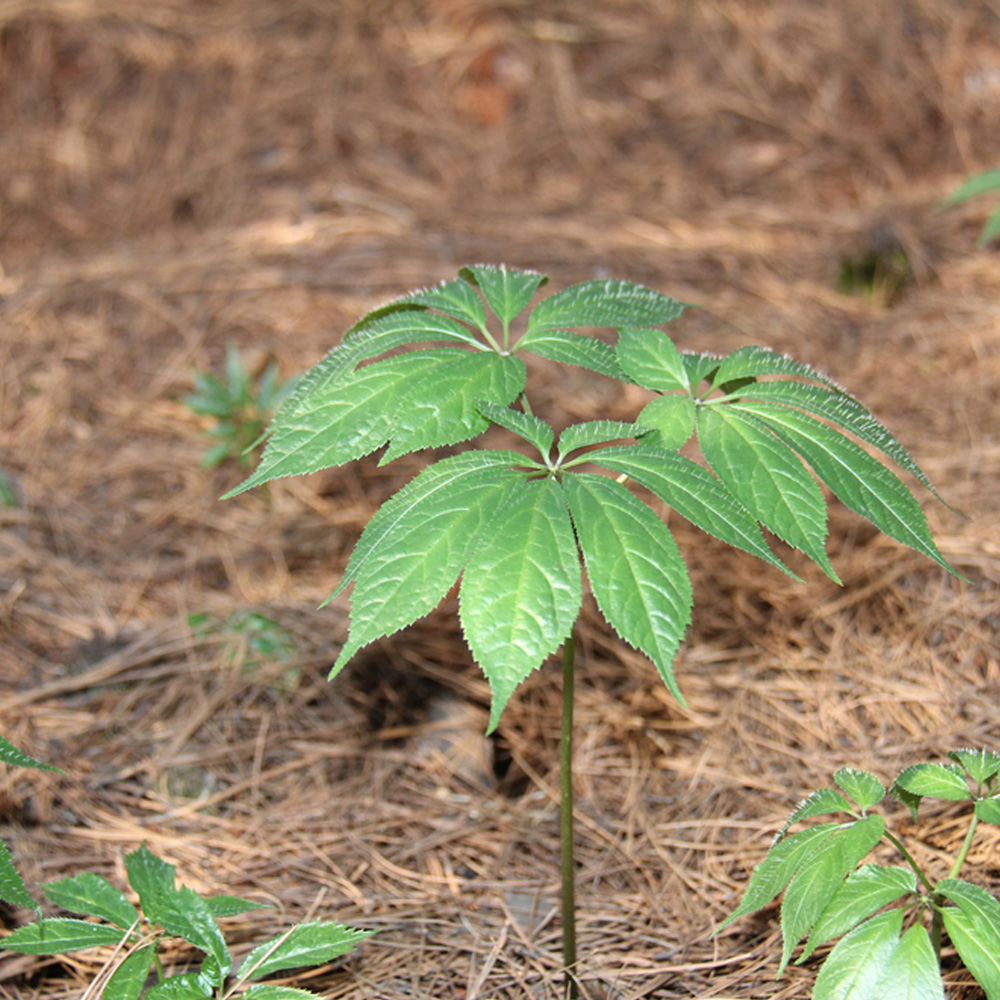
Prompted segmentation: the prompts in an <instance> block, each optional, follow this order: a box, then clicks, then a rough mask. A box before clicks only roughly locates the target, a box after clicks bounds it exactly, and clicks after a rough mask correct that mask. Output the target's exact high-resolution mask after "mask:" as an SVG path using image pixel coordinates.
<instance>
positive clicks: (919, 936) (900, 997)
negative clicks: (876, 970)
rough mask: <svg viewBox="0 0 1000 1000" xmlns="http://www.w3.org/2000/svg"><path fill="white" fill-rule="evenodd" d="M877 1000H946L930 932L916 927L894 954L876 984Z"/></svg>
mask: <svg viewBox="0 0 1000 1000" xmlns="http://www.w3.org/2000/svg"><path fill="white" fill-rule="evenodd" d="M874 997H876V998H878V1000H945V997H944V983H943V982H942V981H941V969H940V966H939V965H938V958H937V955H935V954H934V946H933V945H932V944H931V939H930V935H929V934H928V933H927V928H926V927H924V926H923V925H922V924H915V925H914V926H913V927H911V928H910V929H909V930H908V931H906V932H905V933H904V934H903V936H902V937H901V938H900V940H899V944H897V945H896V947H895V948H893V950H892V954H891V955H890V956H889V958H888V960H887V961H886V963H885V965H883V966H882V975H881V976H880V977H879V980H878V982H877V983H876V984H875V993H874Z"/></svg>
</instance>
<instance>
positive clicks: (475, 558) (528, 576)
mask: <svg viewBox="0 0 1000 1000" xmlns="http://www.w3.org/2000/svg"><path fill="white" fill-rule="evenodd" d="M582 599H583V591H582V585H581V578H580V556H579V553H578V551H577V547H576V539H575V538H574V535H573V526H572V524H571V523H570V518H569V511H568V510H567V509H566V501H565V498H564V496H563V491H562V487H561V486H560V485H559V483H558V482H557V481H556V480H555V479H552V478H546V479H536V480H531V481H521V482H515V483H513V484H511V486H509V487H508V488H507V490H506V496H505V498H504V500H503V503H502V506H500V509H499V510H498V512H497V514H496V515H495V517H494V519H493V520H492V522H491V523H490V525H489V527H488V530H487V531H486V532H485V533H484V538H483V541H482V542H481V544H480V545H479V547H478V548H477V549H476V550H475V552H474V553H473V555H472V558H471V559H470V560H469V563H468V565H467V566H466V568H465V573H464V575H463V577H462V587H461V590H460V592H459V616H460V618H461V622H462V630H463V631H464V633H465V638H466V640H467V641H468V643H469V648H470V649H471V650H472V655H473V656H474V657H475V659H476V661H477V662H478V664H479V666H480V667H481V668H482V670H483V673H484V674H485V675H486V677H487V679H488V680H489V682H490V688H491V689H492V692H493V705H492V709H491V711H490V722H489V729H488V730H487V731H488V732H492V731H493V730H494V729H495V728H496V727H497V724H498V723H499V721H500V715H501V713H502V712H503V709H504V706H505V705H506V704H507V701H508V700H509V699H510V696H511V695H512V694H513V693H514V690H515V688H516V687H517V686H518V684H520V683H521V681H523V680H524V679H525V678H526V677H527V676H528V675H529V674H530V673H531V672H532V671H533V670H535V669H536V668H537V667H539V666H541V664H542V663H543V662H544V661H545V659H546V658H547V657H548V656H549V655H551V654H552V653H554V652H555V651H556V650H557V649H558V648H559V646H560V644H561V643H562V642H563V641H564V640H565V639H566V637H567V636H568V635H569V634H570V631H571V629H572V628H573V623H574V622H575V621H576V618H577V615H578V614H579V611H580V603H581V601H582Z"/></svg>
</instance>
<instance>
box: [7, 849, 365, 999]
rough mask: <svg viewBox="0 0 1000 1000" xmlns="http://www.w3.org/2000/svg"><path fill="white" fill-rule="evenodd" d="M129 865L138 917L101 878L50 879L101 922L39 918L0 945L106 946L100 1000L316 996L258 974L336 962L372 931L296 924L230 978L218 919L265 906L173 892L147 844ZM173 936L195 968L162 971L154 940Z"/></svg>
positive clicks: (39, 949) (47, 950)
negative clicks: (193, 953)
mask: <svg viewBox="0 0 1000 1000" xmlns="http://www.w3.org/2000/svg"><path fill="white" fill-rule="evenodd" d="M125 870H126V871H127V872H128V880H129V884H130V886H131V887H132V889H133V891H134V892H135V893H136V895H137V896H138V897H139V904H140V906H141V908H142V914H140V912H139V910H138V909H137V908H136V907H135V906H134V905H133V904H132V903H130V902H129V900H128V899H127V898H126V896H125V894H124V893H122V892H121V891H120V890H118V889H116V888H115V887H114V886H113V885H112V884H111V883H110V882H108V881H107V879H104V878H101V877H100V876H99V875H95V874H93V873H92V872H83V873H82V874H80V875H76V876H73V877H72V878H64V879H60V880H59V881H58V882H49V883H48V884H46V885H45V886H44V889H45V895H46V896H48V898H49V900H50V901H51V902H52V903H54V904H55V905H56V906H60V907H62V908H63V909H65V910H68V911H69V912H71V913H78V914H82V915H83V916H85V917H96V918H97V919H98V920H100V921H101V922H100V923H94V922H93V921H91V920H78V919H76V918H73V917H49V918H47V919H44V920H41V919H39V920H38V921H36V922H35V923H31V924H27V925H25V926H24V927H19V928H18V929H17V930H15V931H13V932H12V933H10V934H8V935H7V936H6V937H4V938H0V947H2V948H6V949H7V950H8V951H15V952H21V953H22V954H27V955H62V954H66V953H67V952H73V951H82V950H84V949H87V948H96V947H102V946H103V947H105V948H111V949H112V952H111V954H110V955H109V957H108V959H107V962H106V963H105V965H104V967H103V969H102V971H101V973H100V975H99V977H98V978H97V979H96V980H95V981H94V983H93V987H92V988H93V989H94V990H98V989H99V990H100V991H101V992H100V995H101V996H102V997H104V998H105V1000H136V998H138V997H139V996H144V997H146V998H147V1000H203V998H209V997H216V998H225V997H231V996H234V995H237V994H238V995H240V996H243V997H247V998H253V1000H305V998H313V997H317V996H318V994H316V993H311V992H309V991H308V990H302V989H293V988H291V987H287V986H277V985H273V984H270V983H262V982H259V980H261V979H263V978H264V977H265V976H269V975H271V974H273V973H275V972H280V971H282V970H285V969H297V968H300V967H302V966H307V965H321V964H323V963H324V962H329V961H332V960H333V959H335V958H340V957H341V956H342V955H346V954H347V953H348V952H350V951H353V950H354V948H355V946H356V945H357V944H358V943H359V942H361V941H362V940H364V939H365V938H366V937H369V936H370V935H371V934H372V932H371V931H361V930H353V929H351V928H349V927H345V926H344V925H343V924H336V923H329V922H325V921H311V922H309V923H301V924H296V925H294V926H292V927H290V928H289V929H288V930H286V931H285V932H284V933H282V934H279V935H278V936H277V937H274V938H271V939H270V940H268V941H265V942H263V943H262V944H259V945H257V947H255V948H254V949H253V950H252V951H251V952H250V953H249V954H248V955H247V956H246V957H245V958H244V959H243V961H242V962H241V963H240V966H239V969H238V971H237V972H236V974H235V976H231V975H230V973H231V972H232V968H233V963H232V958H231V957H230V954H229V948H228V946H227V945H226V941H225V938H224V937H223V935H222V931H221V929H220V928H219V923H218V919H219V918H222V917H233V916H238V915H239V914H241V913H245V912H246V911H248V910H255V909H260V908H262V907H263V904H261V903H254V902H251V901H250V900H247V899H241V898H239V897H238V896H209V897H203V896H200V895H198V893H196V892H195V891H194V890H193V889H188V888H185V887H183V886H182V887H180V888H178V887H177V884H176V878H175V873H176V868H175V866H174V865H171V864H168V863H167V862H166V861H163V860H162V859H160V858H158V857H157V856H156V855H155V854H153V852H152V851H150V850H149V849H148V848H147V847H146V845H145V844H143V846H142V847H140V848H139V849H138V850H137V851H133V852H132V853H131V854H128V855H126V856H125ZM171 937H172V938H181V939H182V940H184V941H186V942H187V943H188V944H190V945H192V946H193V947H194V948H196V949H197V950H198V951H200V952H202V954H203V956H204V957H203V958H202V960H201V964H200V968H199V969H198V971H196V972H175V973H171V974H169V975H167V974H165V972H164V969H163V965H162V963H161V961H160V956H159V946H160V942H161V941H162V940H163V939H164V938H171ZM154 967H155V970H156V975H157V977H158V982H157V983H156V984H155V985H153V986H150V987H149V988H147V987H146V980H147V977H148V976H149V975H150V972H151V971H152V970H153V969H154ZM248 984H249V985H248ZM244 987H246V988H245V989H244ZM88 994H89V991H88Z"/></svg>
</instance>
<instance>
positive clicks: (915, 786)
mask: <svg viewBox="0 0 1000 1000" xmlns="http://www.w3.org/2000/svg"><path fill="white" fill-rule="evenodd" d="M893 787H894V788H896V787H898V788H901V789H903V791H906V792H909V793H910V794H911V795H915V796H918V797H920V798H926V797H930V798H935V799H946V800H947V801H949V802H962V801H963V800H964V799H971V798H972V792H970V791H969V786H968V784H967V783H966V778H965V773H964V772H963V770H962V768H960V767H959V766H958V765H957V764H914V765H913V766H912V767H908V768H906V770H905V771H903V772H901V773H900V775H899V777H898V778H896V781H895V784H894V786H893Z"/></svg>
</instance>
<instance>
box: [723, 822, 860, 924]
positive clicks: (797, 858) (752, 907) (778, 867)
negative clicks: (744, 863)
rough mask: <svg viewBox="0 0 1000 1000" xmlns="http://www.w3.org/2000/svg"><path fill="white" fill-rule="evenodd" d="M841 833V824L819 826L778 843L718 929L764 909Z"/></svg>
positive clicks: (843, 827) (821, 824)
mask: <svg viewBox="0 0 1000 1000" xmlns="http://www.w3.org/2000/svg"><path fill="white" fill-rule="evenodd" d="M843 829H845V825H844V824H842V823H819V824H817V825H816V826H809V827H806V829H804V830H799V831H798V832H797V833H793V834H791V836H788V837H783V838H782V839H780V840H778V841H777V842H776V843H775V844H774V845H773V846H772V847H771V849H770V850H769V851H768V852H767V855H766V856H765V858H764V860H763V861H761V863H760V864H759V865H757V866H756V867H755V868H754V870H753V874H752V875H751V876H750V882H749V883H748V884H747V887H746V891H745V892H744V893H743V899H742V900H741V901H740V905H739V906H738V907H737V908H736V909H735V910H734V911H733V912H732V913H731V914H730V915H729V916H728V917H726V919H725V920H724V921H723V922H722V923H721V924H720V925H719V926H718V928H717V929H716V931H715V933H716V934H718V933H719V931H721V930H724V929H725V928H726V927H728V926H729V925H730V924H731V923H732V922H733V921H734V920H737V919H738V918H739V917H744V916H746V915H747V914H748V913H756V912H757V910H760V909H762V908H763V907H765V906H767V904H768V903H770V902H771V900H773V899H774V898H775V897H776V896H777V895H778V893H779V892H781V890H782V889H784V888H785V886H786V885H787V884H788V882H789V880H790V879H791V878H792V876H793V875H794V874H795V873H796V872H797V871H798V870H799V868H800V867H801V866H802V864H803V863H804V862H805V861H806V859H807V858H808V857H809V856H810V855H811V854H812V853H813V852H814V851H815V850H816V849H817V847H820V846H821V845H822V843H823V842H824V841H825V840H826V839H827V838H828V837H830V836H832V835H833V834H834V833H835V832H836V831H838V830H843Z"/></svg>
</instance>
